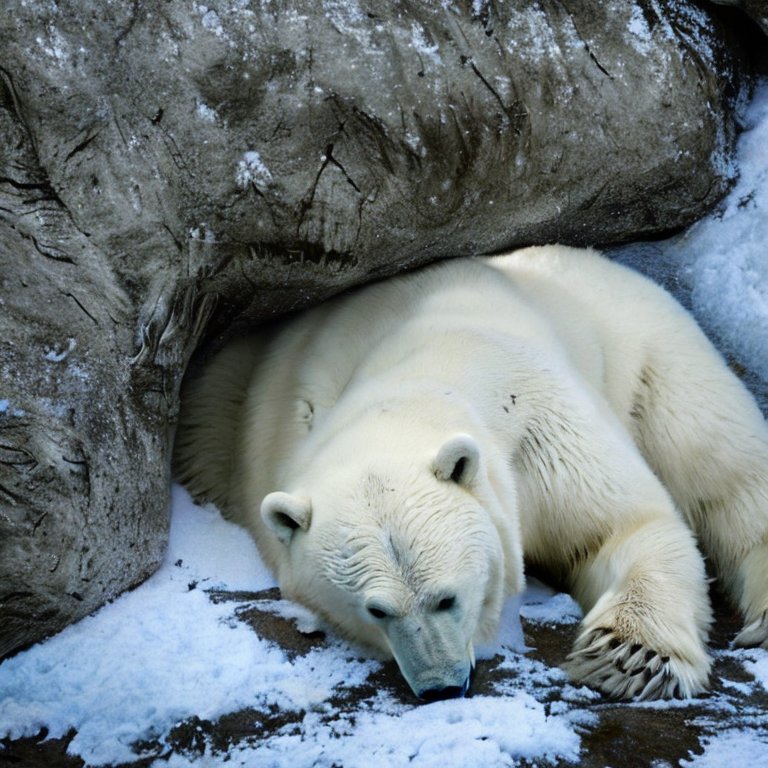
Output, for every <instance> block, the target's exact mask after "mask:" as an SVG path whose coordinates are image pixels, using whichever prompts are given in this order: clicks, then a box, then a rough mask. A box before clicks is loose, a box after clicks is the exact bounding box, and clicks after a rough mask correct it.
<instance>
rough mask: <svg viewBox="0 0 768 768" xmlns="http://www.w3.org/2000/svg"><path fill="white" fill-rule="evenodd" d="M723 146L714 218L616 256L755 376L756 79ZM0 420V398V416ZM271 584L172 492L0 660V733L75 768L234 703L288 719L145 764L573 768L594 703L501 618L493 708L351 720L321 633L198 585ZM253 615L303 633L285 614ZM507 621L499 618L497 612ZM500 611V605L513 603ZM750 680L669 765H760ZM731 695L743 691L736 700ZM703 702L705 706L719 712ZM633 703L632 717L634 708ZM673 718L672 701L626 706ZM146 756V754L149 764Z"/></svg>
mask: <svg viewBox="0 0 768 768" xmlns="http://www.w3.org/2000/svg"><path fill="white" fill-rule="evenodd" d="M746 119H747V123H748V126H749V128H750V130H749V131H748V132H746V133H745V134H744V135H743V136H742V138H741V141H740V143H739V150H738V152H739V164H740V169H741V175H740V178H739V181H738V183H737V185H736V187H735V188H734V190H733V192H732V193H731V194H730V196H729V197H728V199H727V200H726V201H725V202H724V205H723V207H722V209H721V210H720V211H718V212H716V213H715V214H713V215H712V216H710V217H708V218H707V219H705V220H703V221H702V222H700V223H699V224H697V225H695V226H694V227H692V228H691V229H690V230H689V231H687V232H686V233H684V234H683V235H681V236H678V237H676V238H672V239H670V240H667V241H664V242H662V243H656V244H653V245H634V246H630V247H628V248H624V249H620V250H619V251H617V252H616V255H617V256H618V257H619V258H621V259H622V260H623V261H625V262H627V263H631V264H634V265H635V266H637V267H639V268H645V269H647V268H648V262H647V260H644V257H645V256H646V255H647V254H648V253H649V252H650V253H652V254H653V255H654V259H653V265H654V267H653V269H654V270H655V276H656V277H657V279H660V280H661V281H662V282H667V283H670V284H674V286H675V287H676V288H677V289H678V291H679V292H680V293H681V294H682V295H683V296H684V298H686V297H687V298H686V300H688V301H690V303H691V305H692V307H693V310H694V312H695V313H696V314H697V316H698V317H699V319H700V321H701V322H702V323H703V324H704V325H705V327H706V328H707V329H708V331H709V332H710V333H712V334H713V335H714V336H715V337H716V338H717V339H719V340H720V342H721V343H722V345H723V346H724V348H725V349H726V350H727V351H728V352H729V353H730V354H732V355H733V356H734V357H735V358H736V359H738V360H739V361H741V362H742V363H743V364H744V365H746V366H747V367H748V368H750V369H752V371H753V372H755V374H756V375H757V376H758V377H759V380H760V381H761V382H762V385H763V386H764V384H765V382H766V381H768V354H767V353H768V348H767V347H766V344H767V343H768V259H766V257H765V243H766V242H768V84H763V85H762V86H761V87H760V88H759V89H758V91H757V93H756V95H755V98H754V101H753V103H752V105H751V107H750V109H749V110H748V112H747V116H746ZM237 179H238V182H239V183H241V184H243V185H244V184H247V183H249V182H251V181H253V183H255V184H265V183H268V182H269V181H270V180H271V174H270V172H269V170H268V169H267V168H266V166H265V165H264V163H263V161H262V159H261V157H260V155H259V154H258V152H255V151H250V152H247V153H245V155H244V156H243V159H242V160H241V162H240V166H239V168H238V174H237ZM10 407H11V404H10V403H9V402H8V400H0V414H2V413H3V412H5V411H7V410H8V409H9V408H10ZM273 585H274V581H273V579H272V577H271V575H270V574H269V573H268V571H267V570H266V568H265V567H264V565H263V564H262V562H261V560H260V559H259V557H258V554H257V552H256V549H255V547H254V545H253V543H252V541H251V539H250V538H249V537H248V535H247V534H246V533H245V532H244V531H243V530H241V529H240V528H237V527H236V526H234V525H232V524H230V523H227V522H226V521H224V520H223V519H222V518H221V516H220V515H219V513H218V512H217V511H216V510H214V509H211V508H200V507H197V506H195V505H194V504H192V503H191V501H190V499H189V498H188V496H187V495H186V493H185V492H184V491H183V490H182V489H180V488H178V487H176V488H174V491H173V503H172V523H171V538H170V546H169V549H168V553H167V556H166V559H165V562H164V564H163V566H162V567H161V568H160V570H159V571H158V572H157V573H156V574H155V575H154V576H153V577H152V578H150V579H149V580H148V581H147V582H145V583H144V584H143V585H141V586H140V587H139V588H137V589H135V590H134V591H132V592H130V593H127V594H125V595H123V596H122V597H120V598H119V599H118V600H116V601H115V602H113V603H111V604H109V605H107V606H105V607H104V608H102V609H101V610H100V611H98V612H97V613H96V614H94V615H92V616H90V617H88V618H86V619H84V620H82V621H80V622H79V623H77V624H75V625H73V626H71V627H69V628H68V629H66V630H64V631H63V632H61V633H60V634H58V635H56V636H55V637H53V638H51V639H49V640H48V641H46V642H44V643H41V644H38V645H36V646H34V647H33V648H31V649H29V650H27V651H25V652H23V653H20V654H18V655H16V656H14V657H12V658H11V659H8V660H6V661H5V662H3V663H2V664H1V665H0V737H3V736H10V737H12V738H18V737H22V736H24V735H34V734H36V733H37V732H38V731H39V730H40V729H41V728H43V727H44V728H46V729H47V730H48V733H49V736H50V737H61V736H63V735H64V734H66V733H67V732H68V731H69V730H70V729H75V730H76V735H75V736H74V738H73V740H72V741H71V743H70V745H69V752H70V753H71V754H74V755H79V756H80V757H81V758H82V759H83V760H84V761H85V762H86V764H87V765H90V766H96V765H102V764H114V763H119V762H122V761H130V760H135V759H136V758H137V754H136V752H135V751H134V750H133V745H135V743H136V742H137V741H140V740H150V741H151V740H153V739H154V740H156V741H157V742H159V743H160V744H161V745H163V744H166V745H167V744H168V743H169V739H170V732H171V729H172V728H173V727H174V726H175V725H176V724H178V723H179V722H180V721H183V720H185V719H186V718H190V717H192V716H197V717H199V718H201V719H208V720H211V721H215V720H216V719H217V718H220V717H221V716H223V715H226V714H227V713H231V712H236V711H238V710H242V709H245V708H251V709H253V710H254V711H256V712H262V713H269V712H272V711H276V710H277V711H280V712H281V713H288V714H290V715H291V717H292V720H291V721H290V722H289V723H288V725H286V726H285V727H284V728H280V729H278V730H277V731H276V732H275V733H272V734H271V735H267V736H265V737H259V738H256V737H253V738H250V739H248V738H246V739H244V740H241V741H239V742H237V743H236V744H235V745H234V746H231V747H229V748H228V752H226V754H220V753H219V754H216V755H214V754H213V753H212V752H211V749H212V748H211V747H210V745H209V746H208V749H207V750H206V753H205V754H204V755H203V756H197V757H196V756H194V755H193V754H191V753H190V754H185V753H184V752H181V751H175V752H174V753H173V754H172V755H171V756H170V757H169V758H168V759H167V760H166V759H165V758H162V759H160V758H158V759H157V760H155V762H154V766H156V768H161V766H166V765H167V766H170V768H181V767H182V766H188V767H189V768H202V767H203V766H208V765H219V764H223V763H224V762H226V763H227V764H229V765H233V766H238V765H270V766H307V765H316V766H331V765H344V766H345V768H353V767H354V766H361V767H362V766H368V765H380V766H384V767H385V768H387V767H388V766H399V765H405V764H407V765H409V766H414V767H418V766H424V767H426V766H440V767H441V768H453V766H463V767H465V768H466V767H467V766H505V765H510V766H511V765H515V764H516V763H518V762H519V761H520V760H528V761H542V760H553V761H554V760H557V759H560V760H561V761H569V762H576V761H578V760H579V755H580V749H581V736H580V734H581V732H582V729H583V728H584V727H585V726H587V727H588V726H589V724H590V723H591V722H593V721H594V718H595V714H594V712H593V711H591V710H589V709H588V705H589V704H590V703H591V702H594V701H595V700H597V699H599V696H598V694H596V693H595V692H593V691H590V690H587V689H585V688H580V687H577V686H573V685H572V684H570V683H569V682H568V680H567V677H566V675H565V673H564V672H563V671H562V670H561V669H559V668H558V667H551V666H547V665H546V664H544V663H542V662H541V661H537V660H535V659H533V658H531V657H530V656H528V655H526V654H525V653H524V652H523V650H524V649H523V648H522V634H521V633H520V631H519V625H517V626H516V625H515V621H516V618H515V617H514V616H511V617H508V618H509V621H508V622H507V624H508V626H507V637H506V638H505V641H504V642H503V644H502V646H501V648H499V649H496V650H498V651H500V652H501V654H502V661H501V663H500V668H503V669H506V670H509V671H512V672H514V675H512V676H510V677H507V678H505V679H504V680H503V681H501V682H499V683H498V684H497V685H496V689H495V691H496V693H497V694H499V695H495V696H493V697H488V696H474V697H470V698H466V699H460V700H452V701H446V702H438V703H435V704H430V705H428V706H417V705H414V704H411V703H407V702H403V701H400V700H399V699H398V698H396V697H394V696H393V695H391V694H389V693H386V692H380V691H378V692H376V691H375V692H374V693H372V694H370V695H369V696H368V698H366V699H364V700H363V701H362V702H361V703H360V705H359V707H358V709H357V710H355V711H353V712H350V711H340V710H338V709H336V708H335V705H334V704H333V699H334V696H335V695H336V694H337V693H338V692H339V691H340V690H341V688H342V686H346V687H350V686H356V685H358V686H362V685H363V684H365V683H366V681H368V680H369V678H370V676H371V675H372V674H375V673H376V672H377V671H378V670H380V668H381V665H380V662H378V661H375V660H373V659H369V658H364V657H361V656H360V654H359V652H358V651H357V650H356V649H354V648H351V647H350V646H348V645H347V644H345V643H344V642H342V641H341V640H338V639H335V638H333V637H332V636H331V637H330V639H329V640H328V642H327V643H326V644H325V645H322V646H319V647H317V648H313V649H311V650H309V651H308V652H307V653H305V654H303V655H297V656H291V655H290V654H289V653H288V652H287V651H286V650H285V649H283V648H281V647H280V646H279V645H277V644H276V643H275V642H273V641H271V640H269V639H266V638H262V637H260V636H259V635H257V634H256V633H255V632H254V631H253V630H252V629H251V628H250V627H249V626H248V625H247V624H246V623H245V621H243V620H242V611H243V609H247V608H248V606H249V605H250V603H249V598H247V597H246V598H243V600H242V601H240V602H238V601H237V600H235V601H232V600H230V601H219V602H217V601H215V600H212V599H211V596H210V595H209V594H208V592H207V590H210V589H214V588H226V589H228V590H241V591H243V592H245V593H247V592H255V591H259V590H264V589H268V588H270V587H271V586H273ZM265 605H266V607H267V608H268V609H269V610H270V611H272V612H274V613H275V614H277V615H281V616H289V617H291V618H295V619H297V620H298V622H299V623H300V624H301V625H302V626H303V627H304V628H311V627H312V626H314V622H313V620H312V617H311V616H308V615H307V614H306V612H303V611H301V610H300V609H297V608H296V607H295V606H291V605H290V604H288V603H286V602H284V601H272V602H271V603H267V604H265ZM508 610H509V609H508ZM512 610H513V611H516V607H514V606H513V608H512ZM520 612H521V613H522V614H523V616H524V617H526V619H527V620H528V621H532V622H538V623H548V624H549V623H551V624H561V625H568V624H572V623H573V622H575V621H577V620H578V616H579V613H578V608H577V607H576V606H575V604H574V603H573V601H572V600H570V598H567V597H566V596H564V595H557V594H553V593H552V592H551V591H548V590H546V589H545V588H544V587H542V586H541V585H538V584H532V585H531V587H530V588H529V590H528V592H527V593H526V595H525V596H524V599H523V605H522V607H521V608H520ZM724 653H727V654H731V655H732V657H733V660H734V663H737V664H740V665H741V668H742V669H743V670H744V671H745V672H746V673H747V674H748V675H751V676H752V677H753V679H751V680H746V681H743V682H742V681H739V682H731V683H728V682H727V681H726V684H725V686H724V690H725V693H721V694H719V696H720V697H721V699H722V702H723V703H722V707H723V710H722V711H723V713H724V714H723V724H722V726H721V727H720V730H719V731H718V732H717V733H715V734H714V735H708V736H705V737H704V739H703V746H704V752H703V754H702V755H700V756H696V757H691V759H690V760H685V761H683V762H682V763H681V764H682V765H684V766H686V768H711V767H713V766H722V765H725V764H734V765H739V764H749V765H750V766H752V767H753V768H759V767H760V766H768V741H767V740H766V736H765V732H764V730H763V731H759V730H755V729H747V728H744V727H741V726H739V727H731V723H732V721H731V720H729V719H728V717H730V712H731V710H730V709H729V707H731V708H732V705H731V704H730V703H729V702H730V700H729V699H728V690H730V689H733V690H752V691H755V690H757V689H763V690H768V652H766V651H761V650H750V651H726V652H724ZM745 686H746V688H745ZM718 700H719V699H718ZM638 706H639V705H638ZM643 706H649V707H657V708H662V709H663V708H665V707H667V708H672V707H687V706H690V704H689V703H686V702H672V703H661V704H650V705H643ZM152 754H156V753H152Z"/></svg>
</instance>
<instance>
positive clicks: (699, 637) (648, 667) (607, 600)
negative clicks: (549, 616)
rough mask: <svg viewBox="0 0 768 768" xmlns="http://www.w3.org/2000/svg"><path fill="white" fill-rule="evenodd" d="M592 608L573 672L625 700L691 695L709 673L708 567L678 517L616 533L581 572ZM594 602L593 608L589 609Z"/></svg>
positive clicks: (582, 594)
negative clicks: (705, 567) (707, 647)
mask: <svg viewBox="0 0 768 768" xmlns="http://www.w3.org/2000/svg"><path fill="white" fill-rule="evenodd" d="M572 591H573V594H574V596H575V597H576V598H577V599H578V600H579V602H580V603H581V604H582V606H585V607H586V608H589V610H588V612H587V614H586V616H585V617H584V621H583V623H582V628H581V632H580V634H579V637H578V638H577V640H576V643H575V645H574V649H573V651H572V653H571V654H570V655H569V657H568V663H567V669H568V671H569V673H570V674H571V676H572V677H573V678H574V679H575V680H577V681H579V682H582V683H585V684H587V685H590V686H593V687H595V688H598V689H599V690H601V691H603V692H604V693H607V694H608V695H609V696H612V697H614V698H619V699H659V698H672V697H675V698H685V697H689V696H693V695H695V694H697V693H699V692H701V691H702V690H703V689H704V688H705V687H706V684H707V680H708V677H709V668H710V659H709V657H708V655H707V651H706V647H705V643H706V638H707V633H708V630H709V626H710V623H711V610H710V607H709V598H708V595H707V586H706V578H705V573H704V564H703V561H702V558H701V556H700V555H699V553H698V551H697V549H696V545H695V542H694V540H693V537H692V535H691V532H690V531H689V530H688V528H687V527H686V526H685V524H684V523H683V522H682V521H681V520H678V519H677V518H676V517H674V516H673V515H672V514H668V515H665V516H663V517H654V518H652V519H650V520H648V521H647V522H645V523H643V524H641V525H639V526H637V527H635V528H634V529H632V530H629V531H624V532H617V533H616V534H614V535H611V536H610V537H609V539H607V540H606V541H605V542H604V543H603V545H602V546H601V548H600V549H599V550H598V552H597V553H596V554H595V555H594V556H593V557H591V558H590V559H589V560H588V561H586V562H584V563H583V564H581V565H580V566H578V567H577V569H576V570H575V572H574V579H573V584H572ZM590 606H591V607H590Z"/></svg>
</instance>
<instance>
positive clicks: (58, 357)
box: [43, 338, 77, 363]
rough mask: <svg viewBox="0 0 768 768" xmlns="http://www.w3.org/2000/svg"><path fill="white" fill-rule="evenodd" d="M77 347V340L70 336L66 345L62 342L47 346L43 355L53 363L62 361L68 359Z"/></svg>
mask: <svg viewBox="0 0 768 768" xmlns="http://www.w3.org/2000/svg"><path fill="white" fill-rule="evenodd" d="M76 348H77V341H76V340H75V339H72V338H70V339H68V340H67V346H66V347H62V346H61V345H60V344H55V345H54V346H53V347H46V348H45V354H44V355H43V356H44V357H45V359H46V360H48V361H49V362H51V363H61V362H63V361H64V360H66V359H67V358H68V357H69V355H70V354H71V353H72V352H74V351H75V349H76Z"/></svg>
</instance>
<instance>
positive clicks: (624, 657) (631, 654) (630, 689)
mask: <svg viewBox="0 0 768 768" xmlns="http://www.w3.org/2000/svg"><path fill="white" fill-rule="evenodd" d="M566 669H567V671H568V673H569V674H570V675H571V677H572V678H573V679H574V680H576V681H578V682H580V683H584V684H585V685H589V686H590V687H593V688H597V689H598V690H600V691H602V692H603V693H605V694H607V695H609V696H611V697H612V698H615V699H635V700H638V701H650V700H653V699H671V698H675V699H684V698H689V697H691V696H694V695H695V694H697V693H700V692H701V691H702V690H704V688H705V686H706V681H707V677H708V671H709V670H708V665H706V664H703V665H702V664H692V663H690V662H689V661H687V660H685V659H684V658H682V656H677V655H674V654H669V655H664V654H661V653H659V652H658V651H656V650H654V649H653V648H650V647H648V646H647V645H644V644H642V643H639V642H633V641H632V640H622V639H621V638H620V637H619V636H618V635H617V633H616V632H615V630H613V629H611V628H608V627H598V628H596V629H591V630H587V631H585V632H583V633H582V634H581V635H580V637H579V638H578V639H577V640H576V643H575V645H574V648H573V651H572V652H571V653H570V654H569V655H568V659H567V663H566Z"/></svg>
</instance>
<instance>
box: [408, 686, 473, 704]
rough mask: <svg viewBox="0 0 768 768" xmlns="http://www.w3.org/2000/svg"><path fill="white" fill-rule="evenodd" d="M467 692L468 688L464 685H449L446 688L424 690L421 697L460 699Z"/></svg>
mask: <svg viewBox="0 0 768 768" xmlns="http://www.w3.org/2000/svg"><path fill="white" fill-rule="evenodd" d="M465 693H466V688H465V687H464V686H462V685H448V686H446V687H445V688H430V689H429V690H428V691H422V692H421V693H420V694H419V698H420V699H422V700H423V701H426V702H430V701H442V700H443V699H458V698H461V697H462V696H463V695H464V694H465Z"/></svg>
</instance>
